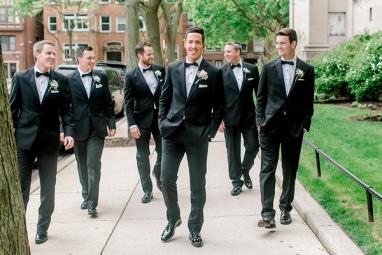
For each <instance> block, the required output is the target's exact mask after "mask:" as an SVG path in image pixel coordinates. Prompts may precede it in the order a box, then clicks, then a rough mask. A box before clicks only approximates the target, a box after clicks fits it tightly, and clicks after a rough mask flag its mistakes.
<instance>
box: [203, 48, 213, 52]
mask: <svg viewBox="0 0 382 255" xmlns="http://www.w3.org/2000/svg"><path fill="white" fill-rule="evenodd" d="M212 51H215V48H208V47H206V48H205V52H212Z"/></svg>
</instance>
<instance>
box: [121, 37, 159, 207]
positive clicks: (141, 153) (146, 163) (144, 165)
mask: <svg viewBox="0 0 382 255" xmlns="http://www.w3.org/2000/svg"><path fill="white" fill-rule="evenodd" d="M135 55H136V56H137V58H138V59H139V63H138V66H137V67H136V68H134V69H133V70H131V71H130V72H128V73H127V74H126V77H125V86H124V92H125V93H124V94H125V105H126V115H127V122H128V125H129V128H130V132H131V136H132V137H134V138H135V144H136V146H137V154H136V159H137V167H138V172H139V176H140V178H141V185H142V189H143V192H144V195H143V197H142V203H149V202H150V201H151V199H152V198H153V193H152V192H153V185H152V182H151V178H150V148H149V146H150V137H151V134H152V135H153V138H154V141H155V151H156V152H157V161H156V163H155V165H154V169H153V174H154V176H155V179H156V184H157V186H158V189H159V190H161V183H160V173H161V158H162V138H161V136H160V133H159V128H158V110H159V96H160V91H161V87H162V86H163V83H164V77H165V70H164V68H163V67H162V66H159V65H154V64H153V61H154V51H153V47H152V46H151V44H150V43H148V42H140V43H138V44H137V45H136V46H135Z"/></svg>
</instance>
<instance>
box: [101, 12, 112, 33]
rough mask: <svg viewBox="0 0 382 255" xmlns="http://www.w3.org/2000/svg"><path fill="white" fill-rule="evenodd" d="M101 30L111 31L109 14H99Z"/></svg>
mask: <svg viewBox="0 0 382 255" xmlns="http://www.w3.org/2000/svg"><path fill="white" fill-rule="evenodd" d="M100 21H101V32H111V29H110V28H111V26H110V16H101V19H100Z"/></svg>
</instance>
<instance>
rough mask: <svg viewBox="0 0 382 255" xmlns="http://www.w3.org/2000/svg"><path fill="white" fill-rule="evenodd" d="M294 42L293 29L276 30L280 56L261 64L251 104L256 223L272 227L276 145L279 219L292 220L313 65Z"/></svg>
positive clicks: (310, 102)
mask: <svg viewBox="0 0 382 255" xmlns="http://www.w3.org/2000/svg"><path fill="white" fill-rule="evenodd" d="M296 46H297V33H296V31H295V30H294V29H291V28H283V29H281V30H280V31H279V32H278V33H277V34H276V50H277V52H278V54H279V56H280V58H278V59H275V60H272V61H270V62H268V63H266V64H265V65H264V67H263V70H262V72H261V76H260V82H259V88H258V91H257V104H256V125H257V127H258V129H259V134H260V147H261V170H260V190H261V203H262V211H261V216H262V219H261V220H260V221H259V223H258V226H259V227H265V228H274V227H276V223H275V220H274V217H275V213H276V212H275V210H274V209H273V200H274V196H275V182H276V180H275V172H276V167H277V162H278V158H279V150H280V147H281V162H282V170H283V184H282V193H281V196H280V203H279V208H280V211H281V213H280V223H281V224H283V225H287V224H290V223H292V218H291V216H290V211H291V210H292V205H291V204H292V201H293V198H294V189H295V180H296V172H297V168H298V162H299V158H300V151H301V144H302V139H303V135H304V132H307V131H309V128H310V123H311V118H312V115H313V96H314V68H313V66H311V65H309V64H307V63H305V62H303V61H302V60H300V59H299V58H297V57H296V53H295V52H296Z"/></svg>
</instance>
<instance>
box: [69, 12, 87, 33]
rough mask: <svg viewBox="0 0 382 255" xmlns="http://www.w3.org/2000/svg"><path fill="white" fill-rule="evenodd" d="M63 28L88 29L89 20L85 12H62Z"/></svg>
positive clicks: (73, 29)
mask: <svg viewBox="0 0 382 255" xmlns="http://www.w3.org/2000/svg"><path fill="white" fill-rule="evenodd" d="M63 27H64V30H68V28H69V29H70V30H72V31H88V30H89V20H88V16H87V15H86V14H78V15H76V14H64V25H63Z"/></svg>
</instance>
